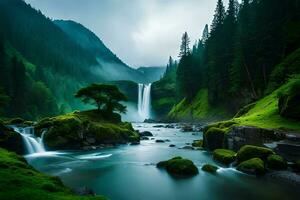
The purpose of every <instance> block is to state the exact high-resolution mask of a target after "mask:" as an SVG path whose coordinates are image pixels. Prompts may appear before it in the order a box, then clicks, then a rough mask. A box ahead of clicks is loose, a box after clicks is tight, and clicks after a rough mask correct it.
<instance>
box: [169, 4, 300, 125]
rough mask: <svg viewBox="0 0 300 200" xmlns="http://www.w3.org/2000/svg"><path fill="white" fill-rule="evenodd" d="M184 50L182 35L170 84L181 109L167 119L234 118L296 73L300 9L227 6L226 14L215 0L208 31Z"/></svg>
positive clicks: (185, 41)
mask: <svg viewBox="0 0 300 200" xmlns="http://www.w3.org/2000/svg"><path fill="white" fill-rule="evenodd" d="M189 45H190V41H189V37H188V34H187V33H185V34H184V35H183V37H182V44H181V48H180V61H179V64H178V68H177V71H176V80H175V83H176V90H177V95H176V97H175V99H176V101H177V102H180V103H179V104H178V105H177V106H174V107H173V109H172V111H171V112H170V113H169V117H171V118H172V119H184V118H193V119H203V118H205V117H208V116H209V117H212V118H214V117H215V118H218V117H230V116H233V115H234V113H236V112H237V111H238V110H239V109H240V108H241V107H242V106H244V105H247V104H249V103H252V102H255V101H257V100H259V99H261V98H262V97H264V96H265V95H267V94H269V93H271V92H272V91H274V90H276V89H277V88H278V87H279V86H281V85H282V84H284V83H285V82H286V81H287V80H288V79H289V78H290V77H291V76H293V75H294V74H297V73H299V70H300V65H299V49H298V48H299V47H300V3H299V1H298V0H286V1H281V0H264V1H260V0H252V1H249V0H243V1H242V3H241V4H238V3H237V2H236V1H234V0H230V1H229V5H228V6H227V9H225V6H224V4H223V1H222V0H218V2H217V7H216V10H215V15H214V19H213V22H212V24H211V27H210V30H209V28H208V26H206V27H205V29H204V31H203V37H202V38H201V39H200V40H199V41H198V42H197V43H196V44H194V45H193V48H192V49H190V48H189ZM285 58H288V59H285ZM199 101H201V102H202V105H199V104H200V102H199ZM204 102H205V103H204ZM209 108H213V109H209ZM204 110H205V112H204ZM216 110H218V112H215V111H216ZM214 113H216V115H214Z"/></svg>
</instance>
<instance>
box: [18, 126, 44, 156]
mask: <svg viewBox="0 0 300 200" xmlns="http://www.w3.org/2000/svg"><path fill="white" fill-rule="evenodd" d="M13 129H14V130H15V131H16V132H18V133H19V134H20V135H21V136H22V139H23V141H24V144H25V147H26V151H27V152H26V153H28V154H33V153H43V152H45V151H46V150H45V147H44V144H43V138H44V134H45V132H43V133H42V135H41V137H40V138H39V137H36V136H35V135H34V128H33V127H25V128H23V127H13Z"/></svg>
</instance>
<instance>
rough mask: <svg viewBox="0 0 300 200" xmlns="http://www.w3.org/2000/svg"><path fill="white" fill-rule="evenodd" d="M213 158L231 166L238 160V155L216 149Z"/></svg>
mask: <svg viewBox="0 0 300 200" xmlns="http://www.w3.org/2000/svg"><path fill="white" fill-rule="evenodd" d="M213 158H214V159H215V160H217V161H219V162H221V163H223V164H225V165H229V164H230V163H232V162H233V161H234V160H235V158H236V153H235V152H234V151H231V150H227V149H216V150H214V152H213Z"/></svg>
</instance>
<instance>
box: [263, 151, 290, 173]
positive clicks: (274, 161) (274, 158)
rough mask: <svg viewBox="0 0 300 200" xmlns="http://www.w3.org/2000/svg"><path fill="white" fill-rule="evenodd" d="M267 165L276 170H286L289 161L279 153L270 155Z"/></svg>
mask: <svg viewBox="0 0 300 200" xmlns="http://www.w3.org/2000/svg"><path fill="white" fill-rule="evenodd" d="M267 166H268V168H270V169H274V170H285V169H287V162H286V160H285V159H284V158H283V157H281V156H279V155H270V156H269V157H268V159H267Z"/></svg>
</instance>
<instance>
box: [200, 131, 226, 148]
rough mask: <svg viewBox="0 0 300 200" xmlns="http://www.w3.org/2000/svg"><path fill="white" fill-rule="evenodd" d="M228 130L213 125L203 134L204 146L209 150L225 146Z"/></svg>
mask: <svg viewBox="0 0 300 200" xmlns="http://www.w3.org/2000/svg"><path fill="white" fill-rule="evenodd" d="M225 134H226V132H225V131H224V130H223V129H220V128H215V127H211V128H209V129H208V130H207V131H205V132H204V134H203V146H204V148H206V149H208V150H215V149H220V148H223V146H224V139H225Z"/></svg>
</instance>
